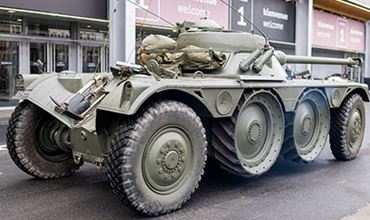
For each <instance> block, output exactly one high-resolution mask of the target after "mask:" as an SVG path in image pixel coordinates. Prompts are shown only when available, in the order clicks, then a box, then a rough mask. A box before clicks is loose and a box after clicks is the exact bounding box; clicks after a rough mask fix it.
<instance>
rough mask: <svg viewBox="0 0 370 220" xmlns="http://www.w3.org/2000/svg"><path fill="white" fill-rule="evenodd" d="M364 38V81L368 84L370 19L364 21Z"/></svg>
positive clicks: (369, 81) (369, 79)
mask: <svg viewBox="0 0 370 220" xmlns="http://www.w3.org/2000/svg"><path fill="white" fill-rule="evenodd" d="M365 30H366V34H365V35H366V40H365V63H364V67H365V68H364V71H363V75H364V79H365V83H366V84H368V85H369V86H370V21H368V22H366V26H365Z"/></svg>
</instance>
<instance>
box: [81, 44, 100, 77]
mask: <svg viewBox="0 0 370 220" xmlns="http://www.w3.org/2000/svg"><path fill="white" fill-rule="evenodd" d="M82 61H83V63H82V71H83V72H84V73H95V72H101V47H100V46H83V47H82Z"/></svg>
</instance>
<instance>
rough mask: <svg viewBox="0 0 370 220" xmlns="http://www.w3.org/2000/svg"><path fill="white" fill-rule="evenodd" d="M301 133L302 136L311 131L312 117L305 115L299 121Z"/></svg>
mask: <svg viewBox="0 0 370 220" xmlns="http://www.w3.org/2000/svg"><path fill="white" fill-rule="evenodd" d="M301 129H302V134H303V135H304V136H307V135H309V134H310V133H311V132H312V118H311V117H309V116H308V115H305V116H304V117H303V119H302V122H301Z"/></svg>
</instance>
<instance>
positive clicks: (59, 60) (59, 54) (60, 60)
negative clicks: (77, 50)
mask: <svg viewBox="0 0 370 220" xmlns="http://www.w3.org/2000/svg"><path fill="white" fill-rule="evenodd" d="M53 52H54V71H55V72H57V73H58V72H62V71H64V70H68V68H69V63H68V59H69V48H68V45H65V44H55V45H54V51H53Z"/></svg>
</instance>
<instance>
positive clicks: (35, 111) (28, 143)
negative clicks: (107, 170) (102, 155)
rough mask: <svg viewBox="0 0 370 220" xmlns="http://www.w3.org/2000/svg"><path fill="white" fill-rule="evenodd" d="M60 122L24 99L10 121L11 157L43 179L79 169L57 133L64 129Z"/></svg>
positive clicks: (8, 137)
mask: <svg viewBox="0 0 370 220" xmlns="http://www.w3.org/2000/svg"><path fill="white" fill-rule="evenodd" d="M64 128H65V127H64V125H62V124H61V123H60V122H59V121H57V120H56V119H54V118H53V117H52V116H50V115H48V114H47V113H46V112H44V111H43V110H41V109H40V108H39V107H37V106H35V105H34V104H32V103H29V102H22V103H20V104H19V106H18V107H17V108H16V109H15V111H14V113H13V114H12V116H11V118H10V120H9V127H8V130H7V135H6V136H7V146H8V150H9V153H10V156H11V158H12V160H13V161H14V162H15V164H16V165H17V166H18V167H19V168H20V169H21V170H23V171H24V172H26V173H27V174H29V175H32V176H34V177H37V178H40V179H54V178H60V177H65V176H69V175H71V174H73V173H74V172H75V171H76V170H77V169H78V168H79V165H77V164H76V163H75V162H74V160H73V157H72V151H71V149H68V148H66V147H65V148H63V149H61V148H60V147H58V145H57V143H56V142H55V138H54V135H55V134H57V133H58V132H61V131H62V130H63V129H64Z"/></svg>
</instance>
